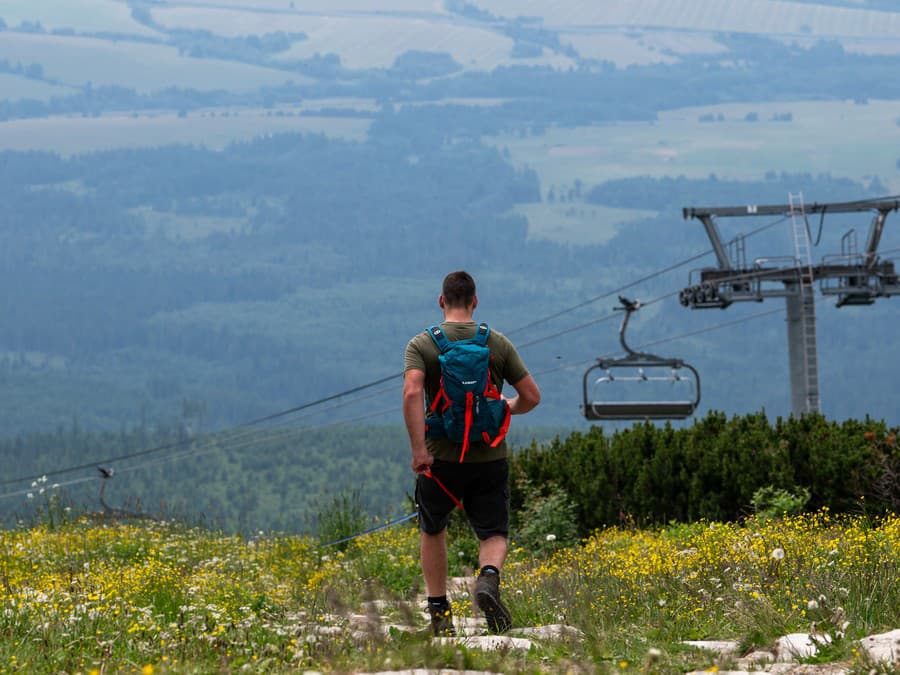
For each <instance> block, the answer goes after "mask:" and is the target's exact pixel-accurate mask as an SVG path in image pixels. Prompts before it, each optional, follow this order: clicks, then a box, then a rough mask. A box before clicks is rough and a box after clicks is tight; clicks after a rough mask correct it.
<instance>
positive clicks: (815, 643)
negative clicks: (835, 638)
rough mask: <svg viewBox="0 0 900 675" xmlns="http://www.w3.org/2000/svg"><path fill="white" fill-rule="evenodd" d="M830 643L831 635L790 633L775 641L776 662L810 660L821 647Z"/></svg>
mask: <svg viewBox="0 0 900 675" xmlns="http://www.w3.org/2000/svg"><path fill="white" fill-rule="evenodd" d="M830 642H831V636H830V635H810V634H809V633H788V634H787V635H783V636H782V637H780V638H778V640H776V641H775V660H776V661H780V662H782V663H786V662H791V661H798V660H799V659H808V658H811V657H813V656H815V655H816V654H818V653H819V647H821V646H822V645H825V644H829V643H830Z"/></svg>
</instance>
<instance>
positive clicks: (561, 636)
mask: <svg viewBox="0 0 900 675" xmlns="http://www.w3.org/2000/svg"><path fill="white" fill-rule="evenodd" d="M510 632H512V633H515V634H516V635H521V636H522V637H526V638H534V639H535V640H566V639H577V640H581V639H583V638H584V633H582V632H581V631H580V630H578V629H577V628H575V626H566V625H564V624H561V623H554V624H550V625H548V626H527V627H525V628H513V629H512V630H511V631H510Z"/></svg>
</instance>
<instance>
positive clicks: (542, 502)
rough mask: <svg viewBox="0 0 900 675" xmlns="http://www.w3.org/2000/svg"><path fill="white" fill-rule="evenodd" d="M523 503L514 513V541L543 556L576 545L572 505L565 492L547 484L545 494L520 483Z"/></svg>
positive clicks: (576, 527) (576, 526)
mask: <svg viewBox="0 0 900 675" xmlns="http://www.w3.org/2000/svg"><path fill="white" fill-rule="evenodd" d="M519 488H520V490H521V491H522V492H523V494H524V496H525V504H524V506H523V508H522V509H521V511H519V512H518V513H517V514H516V525H517V526H516V528H515V533H514V540H515V541H516V542H517V543H518V544H519V545H520V546H521V547H522V548H524V549H525V550H527V551H529V552H530V553H532V554H534V555H537V556H543V555H547V554H549V553H552V552H553V551H556V550H558V549H560V548H566V547H568V546H572V545H573V544H576V543H577V542H578V522H577V520H576V514H575V505H574V504H573V503H572V500H571V499H569V496H568V495H567V494H566V493H565V491H564V490H563V489H561V488H559V487H557V486H556V485H553V484H551V485H549V486H547V489H546V494H542V493H541V491H540V490H538V489H537V488H536V487H534V486H533V485H531V484H530V483H528V482H527V481H524V482H523V483H522V484H521V485H520V486H519Z"/></svg>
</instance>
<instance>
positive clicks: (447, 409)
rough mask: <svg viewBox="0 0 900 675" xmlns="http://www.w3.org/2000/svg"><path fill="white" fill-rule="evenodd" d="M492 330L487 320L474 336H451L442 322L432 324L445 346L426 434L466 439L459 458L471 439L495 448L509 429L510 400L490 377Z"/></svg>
mask: <svg viewBox="0 0 900 675" xmlns="http://www.w3.org/2000/svg"><path fill="white" fill-rule="evenodd" d="M490 332H491V329H490V328H488V325H487V324H486V323H483V324H481V325H479V326H478V329H477V330H476V331H475V337H473V338H470V339H468V340H448V339H447V336H446V335H445V334H444V331H443V330H442V329H441V327H440V326H432V327H431V328H429V329H428V334H429V335H431V339H432V340H434V343H435V344H436V345H437V347H438V349H440V351H441V354H440V356H439V357H438V360H439V361H440V364H441V388H440V390H439V391H438V393H437V395H436V396H435V397H434V400H433V401H431V405H430V406H429V408H428V414H427V415H426V417H425V436H426V437H427V438H449V439H450V440H451V441H454V442H456V443H462V451H461V452H460V455H459V461H460V462H462V461H463V458H464V457H465V456H466V452H467V451H468V449H469V446H470V445H471V443H472V442H473V441H483V442H484V443H486V444H487V445H489V446H490V447H492V448H495V447H497V446H498V445H499V444H500V442H501V441H502V440H503V439H504V438H505V437H506V432H507V430H508V429H509V419H510V410H509V404H508V403H507V402H506V401H504V400H503V399H502V398H501V397H500V392H499V391H498V389H497V387H495V386H494V383H493V382H492V381H491V370H490V362H491V350H490V349H488V346H487V339H488V335H490Z"/></svg>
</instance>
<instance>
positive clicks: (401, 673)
mask: <svg viewBox="0 0 900 675" xmlns="http://www.w3.org/2000/svg"><path fill="white" fill-rule="evenodd" d="M358 675H503V674H502V673H494V672H491V671H488V670H452V669H447V668H442V669H440V670H438V669H432V670H428V669H427V668H414V669H412V670H382V671H380V672H377V673H358Z"/></svg>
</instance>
